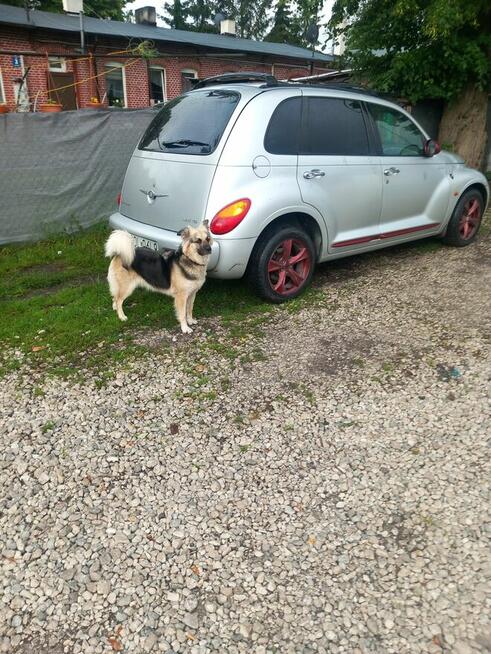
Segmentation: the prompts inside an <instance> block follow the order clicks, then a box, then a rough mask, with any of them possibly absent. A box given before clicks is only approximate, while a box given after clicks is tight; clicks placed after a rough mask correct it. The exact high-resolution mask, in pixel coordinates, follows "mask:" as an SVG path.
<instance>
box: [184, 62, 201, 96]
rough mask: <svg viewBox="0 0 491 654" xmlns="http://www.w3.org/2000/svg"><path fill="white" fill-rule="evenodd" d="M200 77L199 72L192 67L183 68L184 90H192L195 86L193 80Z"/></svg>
mask: <svg viewBox="0 0 491 654" xmlns="http://www.w3.org/2000/svg"><path fill="white" fill-rule="evenodd" d="M194 79H198V73H197V72H196V71H195V70H193V69H192V68H183V69H182V70H181V83H182V92H183V93H185V92H186V91H190V90H191V89H192V88H193V82H192V81H191V80H194Z"/></svg>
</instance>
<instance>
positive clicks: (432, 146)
mask: <svg viewBox="0 0 491 654" xmlns="http://www.w3.org/2000/svg"><path fill="white" fill-rule="evenodd" d="M439 152H441V147H440V144H439V143H437V142H436V141H434V140H433V139H428V140H427V141H425V144H424V146H423V154H424V156H425V157H433V156H434V155H435V154H438V153H439Z"/></svg>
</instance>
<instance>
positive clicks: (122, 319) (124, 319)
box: [118, 315, 128, 322]
mask: <svg viewBox="0 0 491 654" xmlns="http://www.w3.org/2000/svg"><path fill="white" fill-rule="evenodd" d="M118 318H119V319H120V320H121V322H126V321H127V320H128V316H125V315H122V316H118Z"/></svg>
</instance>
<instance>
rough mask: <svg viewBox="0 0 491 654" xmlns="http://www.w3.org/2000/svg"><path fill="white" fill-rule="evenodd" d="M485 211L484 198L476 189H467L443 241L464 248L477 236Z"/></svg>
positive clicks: (455, 210)
mask: <svg viewBox="0 0 491 654" xmlns="http://www.w3.org/2000/svg"><path fill="white" fill-rule="evenodd" d="M483 211H484V200H483V197H482V195H481V193H480V192H479V191H478V190H476V189H471V190H469V191H466V192H465V193H464V194H463V195H462V197H461V198H460V200H459V201H458V202H457V204H456V206H455V209H454V210H453V213H452V217H451V218H450V222H449V223H448V226H447V231H446V232H445V235H444V236H443V242H444V243H447V244H448V245H453V246H454V247H458V248H462V247H465V246H466V245H470V244H471V243H472V241H474V239H475V238H476V236H477V233H478V231H479V227H480V226H481V220H482V214H483Z"/></svg>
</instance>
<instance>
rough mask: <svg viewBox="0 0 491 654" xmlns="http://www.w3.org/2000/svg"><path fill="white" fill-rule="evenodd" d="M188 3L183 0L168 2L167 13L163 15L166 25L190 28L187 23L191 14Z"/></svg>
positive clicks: (173, 27) (180, 28) (179, 28)
mask: <svg viewBox="0 0 491 654" xmlns="http://www.w3.org/2000/svg"><path fill="white" fill-rule="evenodd" d="M187 5H188V3H187V2H184V3H183V2H181V0H174V1H173V2H172V3H170V2H169V3H166V5H165V13H164V15H163V16H162V18H163V20H164V22H165V23H166V25H168V26H169V27H172V29H175V30H188V29H190V26H189V24H188V23H187V18H188V16H189V11H188V7H187Z"/></svg>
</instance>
